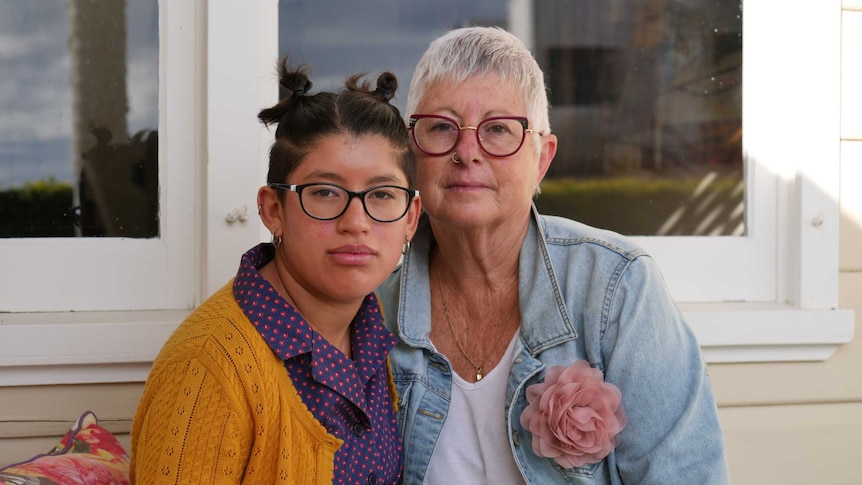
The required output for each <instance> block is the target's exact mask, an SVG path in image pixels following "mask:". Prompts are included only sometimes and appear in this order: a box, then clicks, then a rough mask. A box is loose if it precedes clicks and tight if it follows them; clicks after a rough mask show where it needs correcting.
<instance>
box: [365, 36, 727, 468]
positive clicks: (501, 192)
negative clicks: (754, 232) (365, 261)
mask: <svg viewBox="0 0 862 485" xmlns="http://www.w3.org/2000/svg"><path fill="white" fill-rule="evenodd" d="M406 112H407V113H410V118H409V123H410V128H411V130H412V133H413V139H414V144H415V147H414V148H415V152H416V155H417V169H418V171H417V182H418V187H419V189H420V191H421V193H422V198H423V202H424V204H423V205H424V208H425V210H426V214H425V215H423V217H422V219H421V220H420V224H419V229H418V231H417V234H416V236H415V238H414V240H413V245H412V249H411V250H410V251H409V253H408V254H407V255H406V256H405V257H404V260H403V264H402V266H401V267H400V269H399V270H398V271H396V273H394V274H393V275H392V276H391V277H390V278H389V279H388V280H387V281H386V282H385V283H384V284H383V286H382V287H381V288H380V291H379V294H380V296H381V300H382V302H383V307H384V309H385V312H386V316H387V318H386V320H387V325H389V326H390V328H392V329H393V331H394V332H395V333H396V334H397V335H398V337H399V342H398V344H397V345H396V348H395V350H393V352H392V354H391V359H392V364H393V367H394V372H393V373H394V378H395V383H396V387H397V389H398V394H399V401H400V402H399V411H398V417H397V419H398V423H399V426H400V430H401V434H402V437H403V440H404V458H405V468H404V475H403V481H404V483H408V484H412V483H417V484H418V483H428V484H434V483H447V484H451V483H493V484H495V485H502V484H509V483H534V484H543V485H544V484H550V483H607V484H619V483H626V484H628V483H656V484H658V483H661V484H669V483H680V484H695V483H696V484H698V485H704V484H718V483H727V482H729V478H728V471H727V466H726V459H725V451H724V444H723V438H722V433H721V429H720V427H719V423H718V418H717V413H716V405H715V401H714V399H713V395H712V392H711V389H710V383H709V380H708V376H707V372H706V367H705V365H704V363H703V360H702V358H701V355H700V349H699V347H698V344H697V341H696V340H695V337H694V336H693V334H692V332H691V331H690V330H689V328H688V327H687V326H686V324H685V322H684V321H683V318H682V316H681V315H680V313H679V311H678V309H677V307H676V306H675V304H674V302H673V300H672V299H671V296H670V295H669V293H668V290H667V289H666V287H665V285H664V282H663V280H662V277H661V275H660V272H659V270H658V268H657V267H656V263H655V261H653V260H652V259H651V258H650V257H649V255H647V254H645V253H644V251H643V250H641V249H640V248H638V247H637V246H636V245H634V244H633V243H632V242H631V241H629V240H627V239H626V238H624V237H621V236H620V235H618V234H614V233H611V232H608V231H603V230H599V229H595V228H592V227H588V226H585V225H583V224H579V223H577V222H574V221H570V220H566V219H562V218H557V217H547V216H542V215H540V214H538V213H537V212H536V210H535V208H534V206H533V204H532V197H533V195H534V193H535V192H536V191H537V186H538V184H539V182H540V181H541V180H542V178H543V176H544V175H545V173H546V171H547V170H548V166H549V165H550V163H551V160H552V159H553V158H554V154H555V152H556V147H557V138H556V136H554V135H553V134H551V133H550V126H549V121H548V102H547V97H546V94H545V86H544V80H543V73H542V71H541V69H540V68H539V67H538V65H537V64H536V62H535V60H534V59H533V57H532V56H531V54H530V52H529V51H528V50H527V49H526V47H525V46H524V45H523V44H522V43H521V42H520V41H519V40H518V39H517V38H516V37H515V36H513V35H511V34H509V33H507V32H505V31H504V30H501V29H497V28H485V27H474V28H465V29H458V30H454V31H452V32H449V33H448V34H446V35H444V36H443V37H441V38H439V39H437V40H435V41H434V42H433V43H432V44H431V45H430V47H429V48H428V50H427V51H426V53H425V54H424V55H423V57H422V59H421V60H420V61H419V64H418V66H417V68H416V71H415V73H414V77H413V81H412V84H411V86H410V93H409V97H408V101H407V110H406Z"/></svg>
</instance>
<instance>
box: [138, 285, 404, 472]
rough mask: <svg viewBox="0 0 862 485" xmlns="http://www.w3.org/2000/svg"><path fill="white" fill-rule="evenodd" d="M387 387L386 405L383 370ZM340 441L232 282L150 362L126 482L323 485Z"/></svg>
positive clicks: (184, 324) (200, 308) (210, 299)
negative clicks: (297, 387)
mask: <svg viewBox="0 0 862 485" xmlns="http://www.w3.org/2000/svg"><path fill="white" fill-rule="evenodd" d="M389 381H390V382H389V388H390V389H391V392H392V401H393V406H395V405H396V404H395V403H397V402H398V401H397V397H396V395H395V390H394V389H395V386H394V384H393V382H392V374H391V371H390V372H389ZM341 443H342V441H341V440H339V439H338V438H336V437H334V436H332V435H331V434H329V433H328V432H327V431H326V429H325V428H324V427H323V426H322V425H321V424H320V423H319V422H318V421H317V420H316V419H315V418H314V416H313V415H312V414H311V412H310V411H308V409H307V408H306V406H305V404H303V402H302V398H300V397H299V395H298V394H297V393H296V390H295V388H294V386H293V384H292V383H291V380H290V377H289V375H288V373H287V370H286V369H285V368H284V365H283V363H282V361H281V359H279V358H278V357H277V356H276V355H275V354H274V353H273V351H272V350H271V349H270V347H269V345H267V343H266V341H265V340H264V339H263V337H261V335H260V334H259V333H258V332H257V329H256V328H255V327H254V325H253V324H252V323H251V321H249V319H248V317H246V315H245V314H244V313H243V311H242V309H241V308H240V307H239V305H238V304H237V303H236V300H235V299H234V295H233V289H232V281H231V283H228V284H227V285H226V286H225V287H223V288H222V289H221V290H219V291H218V292H216V293H215V294H214V295H213V296H212V297H210V298H209V299H208V300H207V301H206V302H204V303H203V304H202V305H201V306H200V307H198V308H197V309H196V310H195V311H194V312H193V313H192V314H191V315H190V316H189V317H188V318H187V319H186V320H185V322H183V323H182V324H181V325H180V326H179V327H178V328H177V330H176V331H175V332H174V334H173V335H172V336H171V337H170V339H169V340H168V341H167V343H165V345H164V347H163V348H162V350H161V352H160V353H159V356H158V357H157V358H156V361H155V362H154V363H153V368H152V370H151V372H150V375H149V377H148V379H147V383H146V385H145V387H144V393H143V397H142V398H141V401H140V404H139V405H138V410H137V413H136V415H135V420H134V423H133V424H132V450H131V451H132V452H131V467H130V474H131V482H132V484H134V483H138V484H141V485H159V484H182V485H188V484H198V483H205V484H230V483H249V484H250V483H261V484H262V483H265V484H302V485H307V484H330V483H332V475H333V460H334V457H335V452H336V451H337V450H338V448H339V447H340V446H341Z"/></svg>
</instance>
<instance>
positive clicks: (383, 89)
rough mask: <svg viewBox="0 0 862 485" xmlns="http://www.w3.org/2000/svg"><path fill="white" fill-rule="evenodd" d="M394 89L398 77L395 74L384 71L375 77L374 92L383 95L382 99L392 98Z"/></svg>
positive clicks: (396, 86)
mask: <svg viewBox="0 0 862 485" xmlns="http://www.w3.org/2000/svg"><path fill="white" fill-rule="evenodd" d="M396 90H398V78H396V77H395V74H392V73H391V72H389V71H386V72H384V73H382V74H380V76H378V77H377V89H375V90H374V92H375V93H377V94H379V95H380V96H383V99H385V100H386V101H389V100H390V99H392V97H393V96H395V91H396Z"/></svg>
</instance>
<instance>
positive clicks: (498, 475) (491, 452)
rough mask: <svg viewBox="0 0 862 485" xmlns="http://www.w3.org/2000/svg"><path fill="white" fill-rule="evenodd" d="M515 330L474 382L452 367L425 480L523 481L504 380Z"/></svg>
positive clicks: (501, 484)
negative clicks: (500, 353)
mask: <svg viewBox="0 0 862 485" xmlns="http://www.w3.org/2000/svg"><path fill="white" fill-rule="evenodd" d="M517 340H518V332H515V336H514V337H512V341H511V342H509V347H508V348H507V349H506V353H505V354H504V355H503V358H502V359H500V363H499V364H497V366H496V367H494V368H493V369H492V370H491V372H489V373H488V374H486V375H485V377H483V378H482V380H481V381H479V382H475V383H473V382H467V381H465V380H464V379H462V378H461V377H460V376H458V374H455V373H454V372H453V373H452V380H453V384H454V385H453V386H452V402H451V404H450V405H449V413H448V414H447V415H446V422H445V423H443V429H442V430H441V431H440V437H439V439H438V440H437V447H436V448H435V449H434V452H433V454H432V455H431V461H430V462H429V463H428V473H426V475H425V483H426V484H428V485H437V484H440V485H453V484H456V483H470V484H482V483H487V484H493V485H509V484H512V485H514V484H517V485H524V479H523V478H522V477H521V472H520V471H518V465H517V464H516V463H515V457H514V456H513V455H512V450H511V448H509V437H508V426H506V415H505V410H504V409H505V404H506V382H507V380H508V378H509V369H510V368H511V364H512V359H513V358H514V355H515V342H517Z"/></svg>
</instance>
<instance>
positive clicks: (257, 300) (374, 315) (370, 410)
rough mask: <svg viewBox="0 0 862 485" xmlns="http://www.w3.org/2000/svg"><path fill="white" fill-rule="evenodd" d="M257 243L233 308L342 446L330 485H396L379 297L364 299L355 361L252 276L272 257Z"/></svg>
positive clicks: (355, 332)
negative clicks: (266, 345)
mask: <svg viewBox="0 0 862 485" xmlns="http://www.w3.org/2000/svg"><path fill="white" fill-rule="evenodd" d="M274 254H275V253H274V250H273V247H272V245H271V244H269V243H263V244H260V245H258V246H256V247H254V248H252V249H251V250H249V251H248V252H247V253H245V254H244V255H243V257H242V262H241V264H240V268H239V270H238V271H237V274H236V278H235V279H234V284H233V291H234V296H235V297H236V300H237V302H238V303H239V306H240V307H241V308H242V309H243V311H244V312H245V314H246V315H247V316H248V318H249V319H250V320H251V322H252V323H253V324H254V325H255V326H256V327H257V329H258V331H259V332H260V335H261V336H262V337H263V338H264V339H265V340H266V341H267V343H269V346H270V347H271V348H272V350H273V352H275V353H276V355H278V356H279V357H280V358H281V359H282V360H283V361H284V366H285V368H286V369H287V372H288V373H289V374H290V378H291V380H292V381H293V384H294V386H296V390H297V392H298V393H299V395H300V397H302V400H303V402H304V403H305V405H306V406H307V407H308V409H309V410H310V411H311V413H312V414H313V415H314V417H315V418H316V419H317V420H318V421H319V422H320V423H321V424H322V425H323V426H324V427H325V428H326V429H327V430H328V431H329V433H330V434H332V435H333V436H335V437H337V438H339V439H341V440H343V441H344V444H343V445H342V446H341V448H339V449H338V451H337V452H336V453H335V464H334V476H333V481H332V483H334V484H344V485H347V484H363V485H365V484H388V483H396V482H397V480H398V477H399V476H400V474H401V451H402V450H401V441H400V438H399V435H398V430H397V428H396V423H395V415H394V414H393V410H392V400H391V398H390V394H389V388H388V385H387V375H386V356H387V355H388V354H389V351H390V350H391V349H392V347H393V346H394V345H395V336H394V335H392V333H391V332H389V330H387V329H386V327H384V326H383V315H382V314H381V312H380V306H379V304H378V302H377V297H376V296H375V295H374V294H373V293H372V294H370V295H368V296H366V297H365V300H364V301H363V302H362V306H361V307H360V309H359V312H357V314H356V316H355V317H354V319H353V323H352V324H351V325H352V338H353V342H352V348H353V355H354V359H353V360H351V359H350V358H348V357H347V356H346V355H344V353H343V352H341V351H340V350H338V349H337V348H335V347H334V346H332V345H330V344H329V342H328V341H326V339H324V338H323V337H322V336H321V335H320V334H318V333H317V332H316V331H314V330H313V329H312V328H311V327H310V326H309V325H308V323H307V322H306V321H305V319H303V317H302V315H300V314H299V312H297V311H296V310H295V309H294V308H293V307H292V306H291V305H290V304H289V303H287V301H286V300H284V299H283V298H282V297H281V296H280V295H279V294H278V292H276V290H275V288H273V287H272V285H270V284H269V282H268V281H266V279H264V277H263V276H261V274H260V272H259V271H258V270H259V269H260V268H261V267H263V266H264V265H265V264H266V263H268V262H269V261H271V260H272V259H273V257H274Z"/></svg>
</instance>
